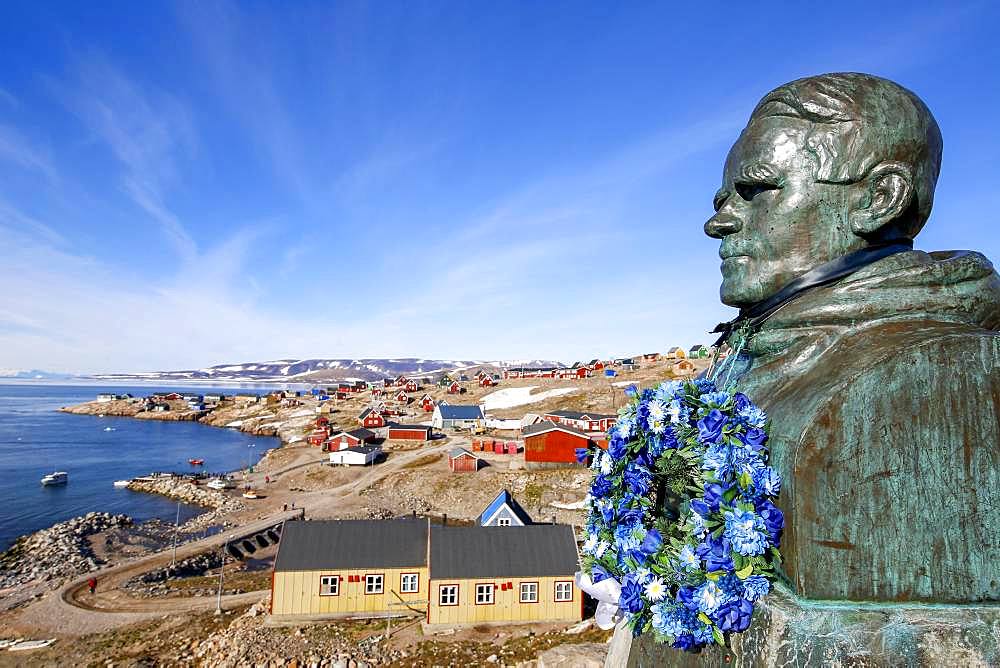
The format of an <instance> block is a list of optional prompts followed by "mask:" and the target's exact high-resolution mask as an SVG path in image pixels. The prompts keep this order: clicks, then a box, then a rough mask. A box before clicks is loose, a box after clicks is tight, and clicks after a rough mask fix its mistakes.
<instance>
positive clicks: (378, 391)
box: [372, 387, 383, 399]
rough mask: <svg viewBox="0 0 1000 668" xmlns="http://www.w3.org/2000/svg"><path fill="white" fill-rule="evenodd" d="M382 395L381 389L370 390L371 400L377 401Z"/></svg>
mask: <svg viewBox="0 0 1000 668" xmlns="http://www.w3.org/2000/svg"><path fill="white" fill-rule="evenodd" d="M382 394H383V390H382V388H381V387H373V388H372V399H378V398H379V397H381V396H382Z"/></svg>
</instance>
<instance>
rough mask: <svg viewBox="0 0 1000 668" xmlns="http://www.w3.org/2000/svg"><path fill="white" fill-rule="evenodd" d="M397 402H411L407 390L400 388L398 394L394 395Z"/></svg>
mask: <svg viewBox="0 0 1000 668" xmlns="http://www.w3.org/2000/svg"><path fill="white" fill-rule="evenodd" d="M393 399H395V400H396V403H397V404H408V403H410V395H408V394H407V393H406V390H400V391H399V392H396V396H395V397H393Z"/></svg>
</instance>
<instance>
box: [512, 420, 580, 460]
mask: <svg viewBox="0 0 1000 668" xmlns="http://www.w3.org/2000/svg"><path fill="white" fill-rule="evenodd" d="M522 433H523V434H524V461H525V462H528V463H531V462H535V463H539V464H578V462H577V461H576V451H577V449H578V448H586V447H587V446H588V445H590V436H589V435H587V434H586V433H584V432H582V431H580V430H579V429H574V428H573V427H570V426H567V425H564V424H555V423H554V422H549V421H543V422H539V423H538V424H533V425H531V426H530V427H526V428H525V429H524V431H523V432H522Z"/></svg>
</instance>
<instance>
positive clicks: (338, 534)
mask: <svg viewBox="0 0 1000 668" xmlns="http://www.w3.org/2000/svg"><path fill="white" fill-rule="evenodd" d="M426 564H427V521H426V520H424V519H411V518H405V519H398V520H324V521H310V522H300V521H295V522H285V528H284V529H283V530H282V531H281V543H280V547H279V549H278V557H277V558H276V559H275V562H274V570H275V571H315V570H326V569H334V568H410V567H416V566H424V565H426Z"/></svg>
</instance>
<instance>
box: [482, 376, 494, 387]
mask: <svg viewBox="0 0 1000 668" xmlns="http://www.w3.org/2000/svg"><path fill="white" fill-rule="evenodd" d="M496 384H497V382H496V381H495V380H493V376H491V375H489V374H483V375H482V376H480V377H479V387H493V386H494V385H496Z"/></svg>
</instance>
